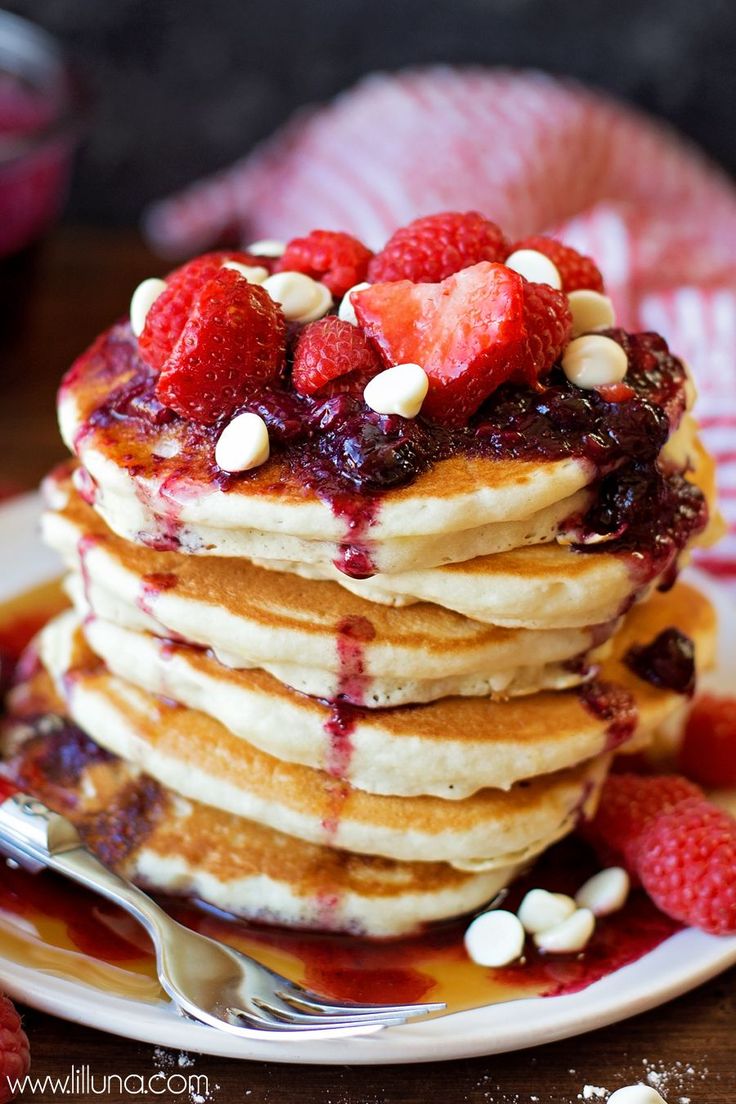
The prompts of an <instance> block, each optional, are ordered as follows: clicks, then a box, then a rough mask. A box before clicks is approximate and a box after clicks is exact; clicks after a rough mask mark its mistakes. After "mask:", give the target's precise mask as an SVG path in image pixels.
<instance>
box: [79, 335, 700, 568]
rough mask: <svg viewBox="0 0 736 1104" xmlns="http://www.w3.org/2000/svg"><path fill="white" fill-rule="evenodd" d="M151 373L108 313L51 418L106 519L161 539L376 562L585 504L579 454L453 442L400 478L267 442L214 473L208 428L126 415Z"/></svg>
mask: <svg viewBox="0 0 736 1104" xmlns="http://www.w3.org/2000/svg"><path fill="white" fill-rule="evenodd" d="M150 386H151V375H150V371H149V370H148V369H147V368H146V366H145V365H144V363H143V361H142V360H141V359H140V356H139V353H138V348H137V342H136V341H135V339H134V338H133V336H132V334H131V332H130V327H129V326H128V325H127V323H124V324H120V325H117V326H115V327H113V328H112V329H111V330H109V331H108V332H107V333H106V334H103V335H102V336H101V337H100V338H99V339H98V341H97V342H95V344H94V345H93V346H92V348H91V349H90V350H88V352H87V353H85V354H84V355H83V356H82V357H80V358H79V360H78V361H77V363H76V364H75V365H74V366H73V368H72V370H71V371H70V372H69V373H68V375H67V377H66V378H65V380H64V383H63V385H62V389H61V391H60V395H59V423H60V427H61V432H62V436H63V437H64V440H65V441H66V443H67V445H68V446H69V448H70V449H71V450H72V451H73V452H74V453H75V454H76V455H77V457H78V458H79V460H80V461H81V464H82V465H83V467H84V469H85V472H86V476H85V479H86V484H87V489H88V492H89V493H90V496H91V497H92V498H93V499H94V503H95V506H96V508H97V509H98V510H100V512H101V514H102V515H103V516H104V517H105V519H106V521H107V523H108V524H109V525H110V527H111V528H112V529H113V531H115V532H116V533H118V534H119V535H121V536H123V537H126V538H127V539H129V540H132V541H137V542H140V543H147V544H153V545H154V546H157V547H162V546H166V547H170V548H171V547H178V548H179V549H180V550H182V551H186V552H189V553H194V554H203V555H207V556H212V555H226V556H233V555H245V556H248V557H249V558H261V559H282V560H283V559H287V560H289V559H290V560H294V561H297V562H311V563H318V564H322V565H327V564H328V563H330V562H331V561H332V560H334V559H337V560H338V561H340V562H341V563H342V561H343V560H344V558H345V555H346V547H347V550H348V553H352V552H354V551H355V550H356V549H358V550H359V552H360V555H361V556H365V558H366V559H368V560H369V561H370V564H371V570H372V571H380V572H385V573H395V572H398V571H403V570H407V569H410V568H416V567H431V566H435V565H436V564H439V563H446V562H449V561H451V560H452V561H457V560H460V559H468V558H470V557H473V556H477V555H483V554H490V553H493V552H496V551H501V550H503V549H508V548H511V547H517V546H518V545H520V544H524V543H527V542H531V541H539V540H547V539H550V537H551V536H553V535H554V534H555V532H556V531H557V529H558V528H559V527H560V526H562V527H563V528H564V527H565V519H567V518H571V517H573V516H575V515H576V514H579V513H580V511H581V510H582V509H583V508H584V505H585V501H586V499H585V498H584V497H583V498H580V497H575V496H580V495H581V493H582V492H584V491H585V489H586V488H589V487H590V486H591V484H593V483H594V481H595V480H596V478H597V476H598V470H597V468H596V466H595V465H594V464H593V463H592V462H591V461H589V460H587V459H585V458H583V457H575V456H564V455H562V456H560V457H559V458H554V459H545V458H543V457H542V456H536V457H534V458H533V459H527V458H514V457H511V456H509V457H499V456H486V455H482V454H475V453H474V454H472V455H471V454H470V453H468V452H465V453H463V452H456V453H455V454H454V455H451V456H449V458H442V459H437V460H435V461H434V462H433V463H432V464H431V466H430V467H429V468H428V469H427V470H425V471H423V472H421V473H420V474H418V476H417V477H416V478H415V479H414V480H413V481H412V482H411V483H410V484H409V485H407V486H403V487H399V488H391V489H383V490H381V491H380V493H373V494H366V493H364V492H363V493H361V492H359V491H355V490H350V488H349V486H347V487H346V486H344V485H341V487H340V488H333V487H328V482H329V480H325V479H321V478H320V479H319V480H314V479H312V478H311V475H312V474H313V473H312V472H311V469H310V470H309V471H307V472H306V476H305V469H304V465H303V466H302V468H301V469H300V470H297V467H295V465H294V464H292V463H290V462H289V460H288V459H287V457H286V456H285V454H283V453H279V452H278V451H274V453H273V454H272V456H271V458H270V459H269V460H268V461H267V462H266V463H265V464H263V465H262V466H261V467H260V468H258V469H256V470H254V471H251V472H249V473H248V474H247V476H246V477H241V478H238V479H229V480H228V479H225V480H224V482H223V479H222V476H223V473H222V472H221V471H220V469H219V468H218V467H217V465H216V464H215V462H214V436H213V432H212V431H208V430H207V429H205V428H204V427H202V426H199V425H196V424H194V423H186V422H183V421H181V420H179V419H173V420H166V419H165V418H164V419H158V420H157V419H156V418H153V419H151V418H150V417H148V418H146V417H139V416H135V415H133V416H131V415H130V399H131V398H132V399H133V401H134V402H135V401H138V400H139V399H140V394H141V391H142V389H143V391H145V388H146V387H150ZM672 389H673V393H672V395H671V397H670V399H669V400H668V415H669V418H670V429H671V430H676V429H677V425H678V423H679V421H680V417H681V414H682V411H683V409H684V408H685V406H686V403H687V381H686V379H685V377H684V376H682V377H681V378H679V379H678V380H677V381H674V380H673V381H672ZM116 404H118V405H116ZM120 410H125V411H127V413H123V414H122V415H121V413H120ZM562 450H563V451H564V445H563V446H562ZM308 467H309V464H308V463H307V468H308ZM561 504H564V505H561ZM509 526H510V528H508V527H509ZM488 527H490V528H488ZM481 530H485V531H484V532H481ZM448 535H449V538H450V539H448ZM295 542H296V543H295ZM345 546H346V547H345ZM343 566H345V564H344V563H343ZM351 573H352V574H354V573H355V572H354V571H352V570H351ZM361 573H362V574H365V571H362V572H361Z"/></svg>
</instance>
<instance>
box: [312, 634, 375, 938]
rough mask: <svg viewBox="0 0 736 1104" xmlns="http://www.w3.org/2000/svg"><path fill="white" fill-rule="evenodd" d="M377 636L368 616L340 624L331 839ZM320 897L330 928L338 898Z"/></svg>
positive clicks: (326, 824) (345, 791) (329, 723)
mask: <svg viewBox="0 0 736 1104" xmlns="http://www.w3.org/2000/svg"><path fill="white" fill-rule="evenodd" d="M374 636H375V629H374V628H373V625H372V624H371V623H370V621H369V620H368V619H367V618H366V617H345V618H343V619H342V620H341V621H339V622H338V624H337V659H338V667H339V671H338V681H337V692H336V695H335V698H334V700H333V701H331V702H329V703H328V704H329V707H330V715H329V717H328V719H327V720H326V721H325V725H324V730H325V734H326V736H327V738H328V741H329V743H328V750H327V758H326V762H325V771H326V772H327V774H329V775H330V776H331V778H332V779H334V781H331V782H330V783H329V799H330V812H329V815H328V816H326V817H325V818H324V819H323V821H322V828H323V829H324V832H325V834H326V837H327V842H332V841H334V839H335V837H336V836H337V832H338V829H339V827H340V816H341V814H342V809H343V806H344V804H345V802H346V801H347V799H348V797H349V796H350V790H351V786H350V782H349V780H348V779H349V776H350V762H351V759H352V755H353V740H352V736H353V732H354V731H355V724H356V720H357V717H358V715H359V713H360V709H361V706H362V705H363V704H364V702H365V692H366V688H367V685H368V676H367V675H366V673H365V645H366V644H367V643H369V642H370V641H371V640H373V638H374ZM317 896H318V907H319V910H320V913H321V915H322V916H323V918H324V923H325V926H327V927H329V926H330V925H329V914H330V913H334V910H335V908H336V907H337V904H338V900H337V898H336V897H335V896H334V894H333V893H331V892H330V891H326V892H324V893H322V892H320V893H319V894H318V895H317Z"/></svg>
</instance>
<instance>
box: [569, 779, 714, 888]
mask: <svg viewBox="0 0 736 1104" xmlns="http://www.w3.org/2000/svg"><path fill="white" fill-rule="evenodd" d="M703 796H704V795H703V791H702V790H701V789H700V787H699V786H696V785H694V784H693V783H692V782H688V780H687V779H686V778H683V777H682V776H681V775H678V774H671V775H670V774H658V775H639V774H611V775H609V777H608V778H607V779H606V783H605V785H604V787H603V792H602V794H601V799H600V803H599V805H598V810H597V812H596V814H595V816H594V817H593V819H592V820H591V821H589V822H588V823H587V824H584V825H583V826H582V834H583V835H584V836H585V838H586V839H587V840H589V841H590V842H591V843H592V844H593V846H594V847H595V849H596V851H598V854H599V855H600V857H601V858H602V859H603V860H604V861H606V862H608V861H610V860H611V859H617V860H619V861H623V865H624V866H626V868H627V869H628V871H629V873H630V874H632V873H636V856H637V853H638V850H639V841H640V838H641V835H642V832H643V831H644V829H645V827H646V826H647V825H648V824H649V823H650V822H651V821H652V820H653V819H654V818H655V817H657V816H659V815H660V814H662V813H667V812H669V811H670V810H671V809H673V808H675V806H676V805H678V804H679V803H680V802H682V801H686V800H688V799H690V798H699V799H701V800H702V799H703Z"/></svg>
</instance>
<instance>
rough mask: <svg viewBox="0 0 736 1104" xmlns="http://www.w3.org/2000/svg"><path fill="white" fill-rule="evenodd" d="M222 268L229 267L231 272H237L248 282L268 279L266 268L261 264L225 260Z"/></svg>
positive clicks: (260, 282) (258, 282)
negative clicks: (245, 263)
mask: <svg viewBox="0 0 736 1104" xmlns="http://www.w3.org/2000/svg"><path fill="white" fill-rule="evenodd" d="M222 267H223V268H231V269H232V270H233V272H239V273H240V275H241V276H242V277H243V279H244V280H247V281H248V283H249V284H262V283H263V281H264V280H267V279H268V269H267V268H264V267H263V265H244V264H241V263H240V261H225V262H224V264H223V266H222Z"/></svg>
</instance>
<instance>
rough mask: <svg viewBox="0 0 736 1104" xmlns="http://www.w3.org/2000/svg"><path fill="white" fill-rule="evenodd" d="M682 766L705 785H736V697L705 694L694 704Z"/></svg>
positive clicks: (683, 748) (683, 749) (685, 737)
mask: <svg viewBox="0 0 736 1104" xmlns="http://www.w3.org/2000/svg"><path fill="white" fill-rule="evenodd" d="M679 766H680V770H681V771H682V772H683V774H686V775H687V776H688V778H692V779H694V781H696V782H699V783H700V784H701V786H712V787H713V788H714V789H715V788H717V787H721V786H736V698H725V697H717V696H716V695H715V694H702V695H701V696H700V697H698V698H697V699H696V701H695V703H694V704H693V707H692V709H691V711H690V716H689V717H688V721H687V725H686V726H685V735H684V737H683V741H682V746H681V747H680V756H679Z"/></svg>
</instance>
